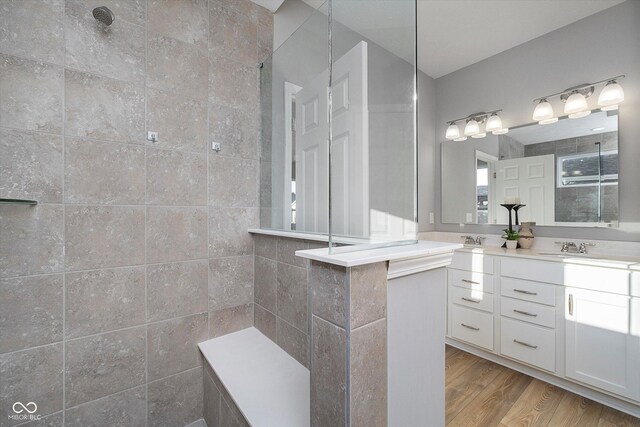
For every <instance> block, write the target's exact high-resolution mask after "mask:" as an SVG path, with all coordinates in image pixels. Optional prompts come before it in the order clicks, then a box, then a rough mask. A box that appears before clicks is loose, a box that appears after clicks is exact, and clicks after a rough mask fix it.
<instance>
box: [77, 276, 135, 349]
mask: <svg viewBox="0 0 640 427" xmlns="http://www.w3.org/2000/svg"><path fill="white" fill-rule="evenodd" d="M144 294H145V290H144V267H142V266H141V267H127V268H114V269H110V270H93V271H84V272H79V273H67V275H66V282H65V313H66V314H65V334H66V338H78V337H83V336H86V335H92V334H97V333H99V332H108V331H113V330H115V329H122V328H127V327H130V326H135V325H140V324H143V323H144V322H145V313H144V311H145V310H144V307H145V306H144Z"/></svg>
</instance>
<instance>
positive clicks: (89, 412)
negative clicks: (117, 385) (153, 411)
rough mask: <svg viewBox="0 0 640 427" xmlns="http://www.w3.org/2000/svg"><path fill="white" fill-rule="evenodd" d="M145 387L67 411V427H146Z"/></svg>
mask: <svg viewBox="0 0 640 427" xmlns="http://www.w3.org/2000/svg"><path fill="white" fill-rule="evenodd" d="M146 406H147V405H146V396H145V387H144V386H140V387H136V388H132V389H130V390H125V391H123V392H121V393H117V394H112V395H111V396H107V397H103V398H101V399H98V400H94V401H92V402H89V403H85V404H83V405H80V406H76V407H74V408H70V409H67V410H66V413H65V425H66V427H104V426H109V427H144V426H145V425H146Z"/></svg>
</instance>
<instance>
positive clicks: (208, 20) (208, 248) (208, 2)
mask: <svg viewBox="0 0 640 427" xmlns="http://www.w3.org/2000/svg"><path fill="white" fill-rule="evenodd" d="M210 45H211V2H210V1H209V0H207V101H206V102H207V132H206V142H205V147H204V148H205V153H206V154H205V159H206V162H207V339H209V338H211V322H212V320H213V319H211V295H209V292H210V290H209V289H210V288H209V281H210V280H211V268H210V258H211V247H210V245H211V235H210V234H209V233H210V230H209V223H210V220H211V218H210V216H211V208H210V204H211V200H209V187H210V186H211V183H210V182H209V156H210V153H209V144H210V140H209V135H210V132H211V124H210V107H209V93H211V87H210V85H211V78H210V77H209V76H210V75H211V68H212V64H211V56H210V54H209V50H210V47H211V46H210ZM203 393H204V392H203ZM202 401H203V402H202V403H203V411H204V404H205V402H204V394H203V398H202ZM203 415H204V414H203Z"/></svg>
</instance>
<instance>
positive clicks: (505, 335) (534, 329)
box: [500, 318, 556, 372]
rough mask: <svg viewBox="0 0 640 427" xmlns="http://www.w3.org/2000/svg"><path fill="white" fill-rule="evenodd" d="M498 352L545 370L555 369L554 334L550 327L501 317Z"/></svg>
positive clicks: (552, 370) (553, 370)
mask: <svg viewBox="0 0 640 427" xmlns="http://www.w3.org/2000/svg"><path fill="white" fill-rule="evenodd" d="M500 321H501V332H500V353H501V354H503V355H504V356H507V357H511V358H512V359H516V360H520V361H522V362H524V363H528V364H529V365H533V366H537V367H539V368H542V369H546V370H547V371H551V372H555V370H556V334H555V331H553V330H551V329H544V328H541V327H539V326H533V325H529V324H527V323H523V322H519V321H517V320H511V319H505V318H501V319H500Z"/></svg>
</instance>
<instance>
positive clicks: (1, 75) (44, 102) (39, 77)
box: [0, 54, 64, 134]
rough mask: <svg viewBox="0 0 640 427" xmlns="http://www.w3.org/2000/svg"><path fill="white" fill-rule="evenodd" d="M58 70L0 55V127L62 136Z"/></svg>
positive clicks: (60, 73)
mask: <svg viewBox="0 0 640 427" xmlns="http://www.w3.org/2000/svg"><path fill="white" fill-rule="evenodd" d="M63 93H64V74H63V71H62V68H61V67H58V66H55V65H50V64H46V63H44V62H35V61H30V60H26V59H20V58H16V57H13V56H7V55H1V54H0V99H1V100H2V102H1V103H0V126H7V127H13V128H21V129H28V130H37V131H42V132H49V133H55V134H61V133H62V102H63V101H62V100H63V98H62V96H63Z"/></svg>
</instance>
